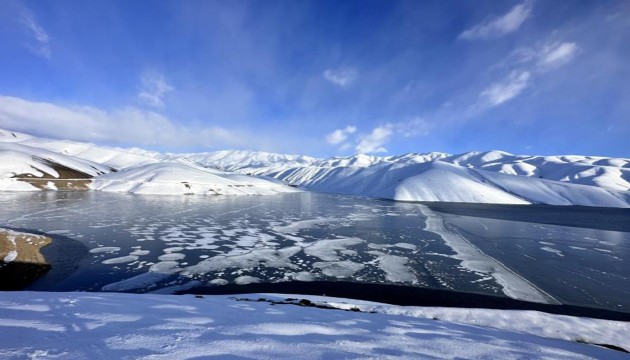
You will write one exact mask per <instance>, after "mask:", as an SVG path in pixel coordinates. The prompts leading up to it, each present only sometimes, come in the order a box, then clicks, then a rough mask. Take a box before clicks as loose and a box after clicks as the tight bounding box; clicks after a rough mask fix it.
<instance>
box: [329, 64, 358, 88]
mask: <svg viewBox="0 0 630 360" xmlns="http://www.w3.org/2000/svg"><path fill="white" fill-rule="evenodd" d="M323 75H324V78H325V79H326V80H328V81H330V82H331V83H333V84H335V85H337V86H340V87H346V86H349V85H350V84H352V83H353V82H354V81H355V80H356V79H357V76H358V73H357V71H356V70H355V69H352V68H344V69H336V70H332V69H327V70H325V71H324V73H323Z"/></svg>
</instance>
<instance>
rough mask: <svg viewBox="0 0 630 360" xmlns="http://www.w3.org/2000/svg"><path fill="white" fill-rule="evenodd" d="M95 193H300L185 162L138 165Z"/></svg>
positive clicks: (99, 181)
mask: <svg viewBox="0 0 630 360" xmlns="http://www.w3.org/2000/svg"><path fill="white" fill-rule="evenodd" d="M92 189H94V190H101V191H110V192H124V193H132V194H162V195H177V194H190V195H192V194H197V195H271V194H276V193H282V192H295V191H298V190H296V189H293V188H291V187H289V186H287V185H285V184H282V183H280V182H276V181H273V180H271V179H262V178H258V177H254V176H247V175H242V174H237V173H227V172H223V171H219V170H214V169H209V168H203V167H200V166H197V165H194V164H190V163H188V164H186V163H183V162H160V163H155V164H148V165H138V166H134V167H131V168H126V169H124V170H121V171H119V172H115V173H110V174H107V175H103V176H100V177H98V178H95V179H94V180H93V183H92Z"/></svg>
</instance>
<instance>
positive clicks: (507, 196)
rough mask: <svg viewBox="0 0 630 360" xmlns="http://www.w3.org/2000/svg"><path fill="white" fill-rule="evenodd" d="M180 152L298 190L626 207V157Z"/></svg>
mask: <svg viewBox="0 0 630 360" xmlns="http://www.w3.org/2000/svg"><path fill="white" fill-rule="evenodd" d="M182 156H184V157H186V158H188V159H191V160H195V161H196V162H198V163H200V164H202V165H204V166H209V167H217V168H223V169H229V170H231V171H237V172H241V173H247V174H257V175H265V176H269V177H273V178H276V179H278V180H282V181H284V182H286V183H289V184H292V185H297V186H300V187H302V188H304V189H309V190H314V191H321V192H331V193H342V194H357V195H367V196H375V197H381V198H387V199H394V200H401V201H449V202H476V203H501V204H531V203H537V204H552V205H585V206H610V207H628V206H630V205H629V204H630V192H629V190H630V159H618V158H606V157H592V156H528V155H512V154H509V153H506V152H502V151H487V152H469V153H465V154H458V155H450V154H446V153H440V152H433V153H427V154H413V153H411V154H404V155H398V156H387V157H379V156H369V155H362V154H359V155H354V156H350V157H333V158H329V159H314V158H305V157H302V158H300V157H297V156H294V155H293V156H292V155H278V154H269V153H260V152H258V153H257V152H243V151H232V152H229V151H221V152H217V153H206V154H185V155H179V157H182ZM170 157H171V158H177V157H178V155H170ZM296 159H298V160H296Z"/></svg>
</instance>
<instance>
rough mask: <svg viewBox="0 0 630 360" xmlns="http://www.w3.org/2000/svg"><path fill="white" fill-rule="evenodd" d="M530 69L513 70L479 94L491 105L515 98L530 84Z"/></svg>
mask: <svg viewBox="0 0 630 360" xmlns="http://www.w3.org/2000/svg"><path fill="white" fill-rule="evenodd" d="M530 78H531V74H530V73H529V72H528V71H516V70H515V71H512V72H511V73H510V74H509V75H508V76H507V77H506V78H505V79H503V80H501V81H499V82H496V83H494V84H492V85H490V86H488V87H487V88H485V89H484V90H483V91H482V92H481V94H480V95H479V96H480V97H481V98H482V99H484V101H485V102H486V103H487V104H488V105H489V106H490V107H492V106H497V105H500V104H503V103H504V102H506V101H508V100H510V99H513V98H515V97H516V96H518V94H520V93H521V92H522V91H523V90H525V88H526V87H527V86H528V85H529V81H530Z"/></svg>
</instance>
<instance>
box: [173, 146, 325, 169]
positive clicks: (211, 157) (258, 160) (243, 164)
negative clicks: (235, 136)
mask: <svg viewBox="0 0 630 360" xmlns="http://www.w3.org/2000/svg"><path fill="white" fill-rule="evenodd" d="M164 158H165V159H171V160H172V159H181V158H186V159H188V160H190V161H194V162H196V163H197V164H200V165H203V166H206V167H214V168H217V169H222V170H225V171H237V170H240V169H244V168H247V169H249V170H251V171H249V172H253V173H256V172H257V171H255V169H264V170H265V171H266V170H268V169H269V168H272V167H275V166H280V167H294V166H304V165H310V164H313V163H314V162H316V161H317V159H316V158H312V157H309V156H302V155H285V154H275V153H268V152H263V151H240V150H225V151H215V152H210V153H188V154H167V155H166V156H165V157H164Z"/></svg>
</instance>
